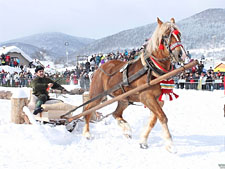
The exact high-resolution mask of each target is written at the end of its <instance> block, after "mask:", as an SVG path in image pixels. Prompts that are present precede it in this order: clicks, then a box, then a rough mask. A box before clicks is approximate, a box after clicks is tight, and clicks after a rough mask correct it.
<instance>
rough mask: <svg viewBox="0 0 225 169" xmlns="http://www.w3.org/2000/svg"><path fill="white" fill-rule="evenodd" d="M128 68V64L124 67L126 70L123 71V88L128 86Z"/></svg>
mask: <svg viewBox="0 0 225 169" xmlns="http://www.w3.org/2000/svg"><path fill="white" fill-rule="evenodd" d="M128 66H129V64H128V65H127V66H126V69H124V70H123V85H124V86H129V82H128V77H127V76H128Z"/></svg>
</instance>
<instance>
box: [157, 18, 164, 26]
mask: <svg viewBox="0 0 225 169" xmlns="http://www.w3.org/2000/svg"><path fill="white" fill-rule="evenodd" d="M157 22H158V24H159V25H162V24H163V22H162V21H161V20H160V19H159V18H158V17H157Z"/></svg>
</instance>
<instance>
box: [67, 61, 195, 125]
mask: <svg viewBox="0 0 225 169" xmlns="http://www.w3.org/2000/svg"><path fill="white" fill-rule="evenodd" d="M197 64H198V61H197V60H195V61H192V62H190V63H188V64H186V65H184V66H182V67H180V68H177V69H175V70H173V71H171V72H169V73H166V74H164V75H162V76H159V77H158V78H156V79H154V80H151V81H150V84H148V83H145V84H143V85H141V86H139V87H137V88H135V89H132V90H130V91H128V92H126V93H123V94H121V95H119V96H117V97H114V98H113V99H111V100H108V101H105V102H104V103H102V104H99V105H97V106H95V107H92V108H91V109H89V110H86V111H84V112H82V113H80V114H77V115H75V116H73V117H70V118H67V120H68V122H71V121H73V120H76V119H78V118H80V117H82V116H85V115H87V114H90V113H92V112H93V111H96V110H98V109H100V108H102V107H105V106H107V105H109V104H112V103H114V102H116V101H119V100H122V99H125V98H126V97H128V96H130V95H132V94H134V93H137V92H140V91H142V90H144V89H147V88H149V87H151V86H153V85H155V84H158V83H159V82H160V81H162V80H166V79H169V78H170V77H172V76H175V75H177V74H178V73H180V72H182V71H185V70H187V69H190V68H192V67H193V66H195V65H197Z"/></svg>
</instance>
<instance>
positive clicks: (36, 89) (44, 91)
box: [31, 66, 66, 115]
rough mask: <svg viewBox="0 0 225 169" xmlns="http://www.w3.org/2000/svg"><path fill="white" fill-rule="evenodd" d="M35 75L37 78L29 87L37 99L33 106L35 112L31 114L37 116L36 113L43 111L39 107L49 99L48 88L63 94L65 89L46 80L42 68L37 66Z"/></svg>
mask: <svg viewBox="0 0 225 169" xmlns="http://www.w3.org/2000/svg"><path fill="white" fill-rule="evenodd" d="M35 73H36V76H37V77H36V78H35V79H34V80H33V81H32V82H31V86H32V88H33V94H34V95H35V96H36V97H37V98H38V99H37V102H36V105H35V110H34V112H33V114H34V115H37V114H38V113H41V112H42V111H43V108H42V107H41V105H42V104H44V103H45V102H46V101H47V100H49V98H50V97H49V95H48V93H49V92H48V90H49V89H50V88H53V89H59V90H62V91H63V92H65V91H66V89H64V88H63V87H62V86H61V85H59V84H57V83H56V82H54V81H53V80H51V79H50V78H47V77H46V76H45V73H44V67H42V66H37V67H36V68H35Z"/></svg>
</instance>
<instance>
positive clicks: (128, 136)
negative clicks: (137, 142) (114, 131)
mask: <svg viewBox="0 0 225 169" xmlns="http://www.w3.org/2000/svg"><path fill="white" fill-rule="evenodd" d="M124 136H125V137H126V138H129V139H132V135H130V134H124Z"/></svg>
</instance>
